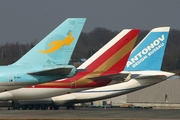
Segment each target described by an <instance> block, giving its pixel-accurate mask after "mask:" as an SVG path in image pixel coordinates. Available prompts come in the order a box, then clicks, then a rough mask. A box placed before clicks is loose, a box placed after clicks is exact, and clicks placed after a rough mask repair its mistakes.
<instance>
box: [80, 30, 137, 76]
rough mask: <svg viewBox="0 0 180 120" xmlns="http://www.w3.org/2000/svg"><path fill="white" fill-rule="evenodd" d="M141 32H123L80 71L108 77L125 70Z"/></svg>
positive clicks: (92, 57)
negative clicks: (97, 73)
mask: <svg viewBox="0 0 180 120" xmlns="http://www.w3.org/2000/svg"><path fill="white" fill-rule="evenodd" d="M139 32H140V30H138V29H125V30H123V31H122V32H120V33H119V34H118V35H117V36H115V37H114V38H113V39H112V40H111V41H109V42H108V43H107V44H106V45H105V46H104V47H102V48H101V49H100V50H99V51H97V52H96V53H95V54H94V55H93V56H91V57H90V58H89V59H88V60H87V61H85V62H84V63H83V64H82V65H81V66H79V67H78V69H87V70H90V71H94V72H99V73H100V74H101V75H102V73H103V74H106V75H107V73H110V72H120V71H122V70H124V67H125V65H126V62H127V59H128V57H129V55H130V52H131V50H132V49H133V47H134V44H135V41H136V39H137V37H138V35H139ZM102 71H104V72H102ZM105 71H106V72H105Z"/></svg>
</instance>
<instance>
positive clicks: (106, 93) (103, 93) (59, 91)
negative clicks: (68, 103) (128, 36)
mask: <svg viewBox="0 0 180 120" xmlns="http://www.w3.org/2000/svg"><path fill="white" fill-rule="evenodd" d="M130 73H131V74H132V75H133V74H138V73H139V71H137V72H130ZM140 73H141V74H140V76H141V75H146V76H150V75H165V76H166V77H165V78H164V79H159V78H157V79H155V78H152V79H151V77H150V78H148V79H138V80H137V79H136V78H134V79H131V80H129V81H128V82H124V83H119V84H114V85H109V86H104V87H99V88H95V89H90V88H78V89H77V88H75V89H72V88H21V89H16V90H12V91H7V92H3V93H0V100H30V99H43V98H49V97H53V96H58V95H63V94H67V93H72V92H78V91H82V90H85V91H82V92H80V93H72V94H67V95H65V96H68V95H70V96H73V99H76V100H83V99H94V98H96V99H102V98H103V99H104V98H107V97H114V96H118V95H121V94H126V93H129V92H132V91H135V90H138V89H141V88H144V87H147V86H150V85H153V84H156V83H159V82H161V81H163V80H165V79H167V78H169V77H171V76H172V75H174V74H173V73H168V72H161V71H141V72H140ZM87 89H90V90H87ZM59 98H60V99H59ZM61 98H62V96H58V97H53V100H57V99H58V100H61ZM65 98H68V99H69V97H65ZM65 98H64V99H65Z"/></svg>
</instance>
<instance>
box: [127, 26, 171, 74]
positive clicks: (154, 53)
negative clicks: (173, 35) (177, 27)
mask: <svg viewBox="0 0 180 120" xmlns="http://www.w3.org/2000/svg"><path fill="white" fill-rule="evenodd" d="M169 30H170V27H159V28H154V29H152V30H151V31H150V32H149V33H148V34H147V35H146V37H145V38H144V39H143V40H142V41H141V42H140V43H139V44H138V45H137V46H136V47H135V48H134V50H133V51H132V53H131V55H130V57H129V59H128V62H127V64H126V67H125V71H136V70H160V69H161V66H162V61H163V57H164V52H165V48H166V43H167V40H168V34H169Z"/></svg>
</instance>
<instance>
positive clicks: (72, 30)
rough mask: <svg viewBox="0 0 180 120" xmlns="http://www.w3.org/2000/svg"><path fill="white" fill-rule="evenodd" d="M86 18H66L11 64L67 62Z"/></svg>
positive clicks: (54, 63)
mask: <svg viewBox="0 0 180 120" xmlns="http://www.w3.org/2000/svg"><path fill="white" fill-rule="evenodd" d="M85 21H86V18H68V19H66V20H65V21H64V22H63V23H62V24H60V25H59V26H58V27H57V28H56V29H54V30H53V31H52V32H51V33H50V34H49V35H47V36H46V37H45V38H44V39H43V40H42V41H40V42H39V43H38V44H37V45H36V46H34V47H33V48H32V49H31V50H30V51H29V52H28V53H26V54H25V55H24V56H23V57H22V58H20V59H19V60H18V61H17V62H15V63H14V64H12V65H56V64H68V62H69V60H70V57H71V55H72V53H73V50H74V48H75V45H76V43H77V41H78V38H79V35H80V33H81V31H82V28H83V26H84V23H85Z"/></svg>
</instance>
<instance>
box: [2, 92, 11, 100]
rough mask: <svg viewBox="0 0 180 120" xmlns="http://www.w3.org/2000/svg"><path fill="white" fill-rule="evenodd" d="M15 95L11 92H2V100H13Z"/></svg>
mask: <svg viewBox="0 0 180 120" xmlns="http://www.w3.org/2000/svg"><path fill="white" fill-rule="evenodd" d="M12 99H13V95H12V94H11V93H9V92H3V93H0V100H12Z"/></svg>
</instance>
